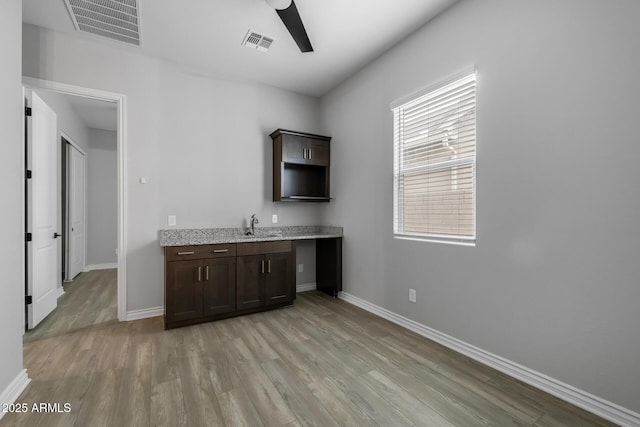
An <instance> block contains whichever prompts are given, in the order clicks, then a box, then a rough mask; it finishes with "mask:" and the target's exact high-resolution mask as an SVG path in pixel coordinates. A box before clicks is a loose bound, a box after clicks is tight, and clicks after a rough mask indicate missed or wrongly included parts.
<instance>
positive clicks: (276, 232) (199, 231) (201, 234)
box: [158, 225, 342, 247]
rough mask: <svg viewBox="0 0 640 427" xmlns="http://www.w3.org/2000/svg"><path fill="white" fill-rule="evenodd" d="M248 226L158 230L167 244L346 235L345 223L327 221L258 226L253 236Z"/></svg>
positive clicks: (240, 241) (165, 244)
mask: <svg viewBox="0 0 640 427" xmlns="http://www.w3.org/2000/svg"><path fill="white" fill-rule="evenodd" d="M246 230H247V229H246V228H171V229H162V230H159V231H158V240H160V246H162V247H165V246H190V245H211V244H217V243H246V242H269V241H275V240H311V239H327V238H335V237H342V227H331V226H325V225H312V226H288V227H256V229H255V235H253V236H247V235H245V232H246Z"/></svg>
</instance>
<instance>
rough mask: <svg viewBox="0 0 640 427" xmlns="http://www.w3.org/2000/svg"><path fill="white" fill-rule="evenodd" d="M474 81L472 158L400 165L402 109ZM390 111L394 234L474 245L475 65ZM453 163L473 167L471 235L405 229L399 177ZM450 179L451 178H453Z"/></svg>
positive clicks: (406, 98) (424, 239)
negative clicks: (391, 116)
mask: <svg viewBox="0 0 640 427" xmlns="http://www.w3.org/2000/svg"><path fill="white" fill-rule="evenodd" d="M471 81H473V84H474V94H473V110H474V112H473V114H474V116H473V130H474V138H473V147H474V154H473V156H472V157H463V158H458V159H449V160H443V161H439V162H435V163H432V164H426V165H418V166H411V167H407V168H406V169H405V168H402V167H401V162H402V160H403V153H402V150H401V145H400V144H401V143H402V141H401V139H402V137H401V135H402V133H403V129H402V128H403V125H404V122H403V121H402V120H403V118H402V112H403V111H404V110H405V109H408V108H411V107H413V106H416V105H419V104H421V103H428V102H429V100H430V99H435V98H437V97H438V95H440V94H442V93H445V92H446V91H447V90H451V89H452V88H454V87H456V86H462V85H464V84H468V83H469V82H471ZM390 107H391V111H392V112H393V224H392V225H393V237H394V238H397V239H404V240H416V241H427V242H437V243H446V244H457V245H465V246H475V244H476V240H477V228H476V196H477V193H476V177H477V164H476V163H477V139H478V138H477V73H476V68H475V66H472V67H468V68H467V69H465V70H463V71H461V72H460V73H457V74H455V75H453V76H451V77H449V78H447V79H445V80H442V81H440V82H438V83H436V84H434V85H431V86H429V87H427V88H424V89H422V90H419V91H417V92H414V93H412V94H410V95H408V96H405V97H403V98H401V99H398V100H396V101H394V102H392V103H391V105H390ZM455 166H470V167H471V170H472V176H471V193H472V194H471V215H472V220H471V230H472V234H471V235H463V234H449V233H434V232H425V233H421V232H412V231H409V232H408V231H405V229H404V224H403V219H404V218H403V216H404V213H401V211H402V209H403V208H402V207H401V203H400V201H401V198H402V197H403V195H402V194H400V193H401V190H402V189H404V186H403V185H400V182H399V181H400V179H401V177H403V176H404V175H406V174H407V173H415V172H419V171H423V172H429V171H436V170H439V169H445V168H451V167H455ZM452 180H453V178H452ZM402 205H403V206H404V202H403V203H402Z"/></svg>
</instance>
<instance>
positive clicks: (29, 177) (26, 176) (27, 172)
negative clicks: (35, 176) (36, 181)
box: [24, 169, 32, 179]
mask: <svg viewBox="0 0 640 427" xmlns="http://www.w3.org/2000/svg"><path fill="white" fill-rule="evenodd" d="M31 176H32V173H31V171H30V170H29V169H27V170H25V171H24V179H31Z"/></svg>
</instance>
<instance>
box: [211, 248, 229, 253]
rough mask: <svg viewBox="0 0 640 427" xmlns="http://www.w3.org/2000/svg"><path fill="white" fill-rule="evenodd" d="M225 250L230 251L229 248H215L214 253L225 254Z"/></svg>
mask: <svg viewBox="0 0 640 427" xmlns="http://www.w3.org/2000/svg"><path fill="white" fill-rule="evenodd" d="M225 252H229V249H214V250H213V253H214V254H223V253H225Z"/></svg>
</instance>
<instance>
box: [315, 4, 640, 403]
mask: <svg viewBox="0 0 640 427" xmlns="http://www.w3.org/2000/svg"><path fill="white" fill-rule="evenodd" d="M638 16H640V2H638V1H636V0H617V1H615V2H605V1H601V0H587V1H585V0H571V1H570V0H565V1H562V2H558V1H555V0H544V1H513V0H492V1H463V2H461V3H458V4H457V5H455V6H453V8H451V9H449V10H448V11H447V12H445V13H444V14H443V15H441V16H440V17H439V18H437V19H436V20H434V21H433V22H431V23H429V24H427V25H426V26H425V27H423V28H422V29H421V30H419V31H418V32H416V33H415V34H413V35H412V36H411V37H409V38H408V39H407V40H405V41H403V42H402V43H400V44H399V45H398V46H396V47H394V48H393V49H391V50H390V51H388V52H387V53H386V54H385V55H384V56H382V57H381V58H379V59H378V60H376V61H374V62H373V63H372V64H370V65H369V66H367V67H366V68H365V69H364V70H362V71H361V72H360V73H358V74H357V75H355V76H354V77H352V78H351V79H349V80H348V81H347V82H345V83H343V84H342V85H341V86H339V87H338V88H336V89H335V90H333V91H332V92H331V93H330V94H329V95H328V96H325V97H324V98H323V99H322V107H321V108H322V114H323V117H324V131H326V132H328V133H329V134H331V135H332V136H333V140H332V159H331V161H332V167H333V170H332V179H333V182H332V189H333V196H334V197H335V201H334V202H332V203H331V204H330V206H328V207H327V208H326V211H325V214H326V218H327V221H326V222H329V223H333V224H336V225H343V226H344V230H345V235H346V239H345V247H344V266H345V271H344V283H345V290H346V291H347V292H349V293H351V294H353V295H355V296H357V297H360V298H363V299H365V300H367V301H370V302H372V303H374V304H377V305H379V306H382V307H384V308H386V309H388V310H391V311H393V312H395V313H398V314H400V315H403V316H406V317H408V318H410V319H412V320H415V321H417V322H419V323H422V324H424V325H427V326H429V327H432V328H434V329H437V330H439V331H442V332H444V333H446V334H448V335H450V336H453V337H455V338H458V339H460V340H463V341H465V342H467V343H470V344H473V345H475V346H477V347H480V348H482V349H485V350H487V351H490V352H492V353H494V354H497V355H499V356H502V357H505V358H507V359H510V360H512V361H515V362H517V363H520V364H522V365H524V366H527V367H529V368H532V369H535V370H537V371H540V372H542V373H545V374H547V375H549V376H551V377H553V378H556V379H558V380H560V381H563V382H566V383H568V384H571V385H573V386H575V387H578V388H579V389H582V390H586V391H588V392H591V393H593V394H595V395H596V396H599V397H602V398H605V399H607V400H610V401H612V402H614V403H617V404H619V405H622V406H623V407H626V408H629V409H631V410H633V411H636V412H638V411H640V393H639V389H638V385H639V384H640V365H639V363H640V362H639V361H640V358H639V355H640V339H638V325H640V310H639V309H638V301H640V286H638V280H639V278H640V263H639V262H638V254H640V223H639V222H638V218H640V191H638V183H639V182H640V168H639V167H638V165H637V160H638V159H639V158H640V144H638V135H639V134H640V120H639V119H638V114H639V112H640V85H639V84H638V76H640V57H639V56H638V52H640V26H638V24H637V19H638ZM472 64H476V65H477V68H478V91H477V103H478V108H477V120H478V125H477V128H478V157H477V236H478V239H477V246H476V247H462V246H453V245H445V244H437V243H426V242H414V241H404V240H394V239H393V238H392V212H393V211H392V209H393V201H392V183H393V179H392V177H393V169H392V155H393V152H392V144H393V135H392V114H391V112H390V111H389V103H390V102H391V101H394V100H395V99H398V98H400V97H402V96H404V95H406V94H409V93H411V92H413V91H415V90H417V89H420V88H421V87H425V86H428V85H430V84H432V83H435V82H438V81H439V80H441V79H443V78H446V77H448V76H449V75H452V74H455V73H456V72H457V71H459V70H461V69H464V68H465V67H467V66H469V65H472ZM408 288H414V289H416V290H417V299H418V302H417V303H416V304H411V303H409V302H408Z"/></svg>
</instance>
